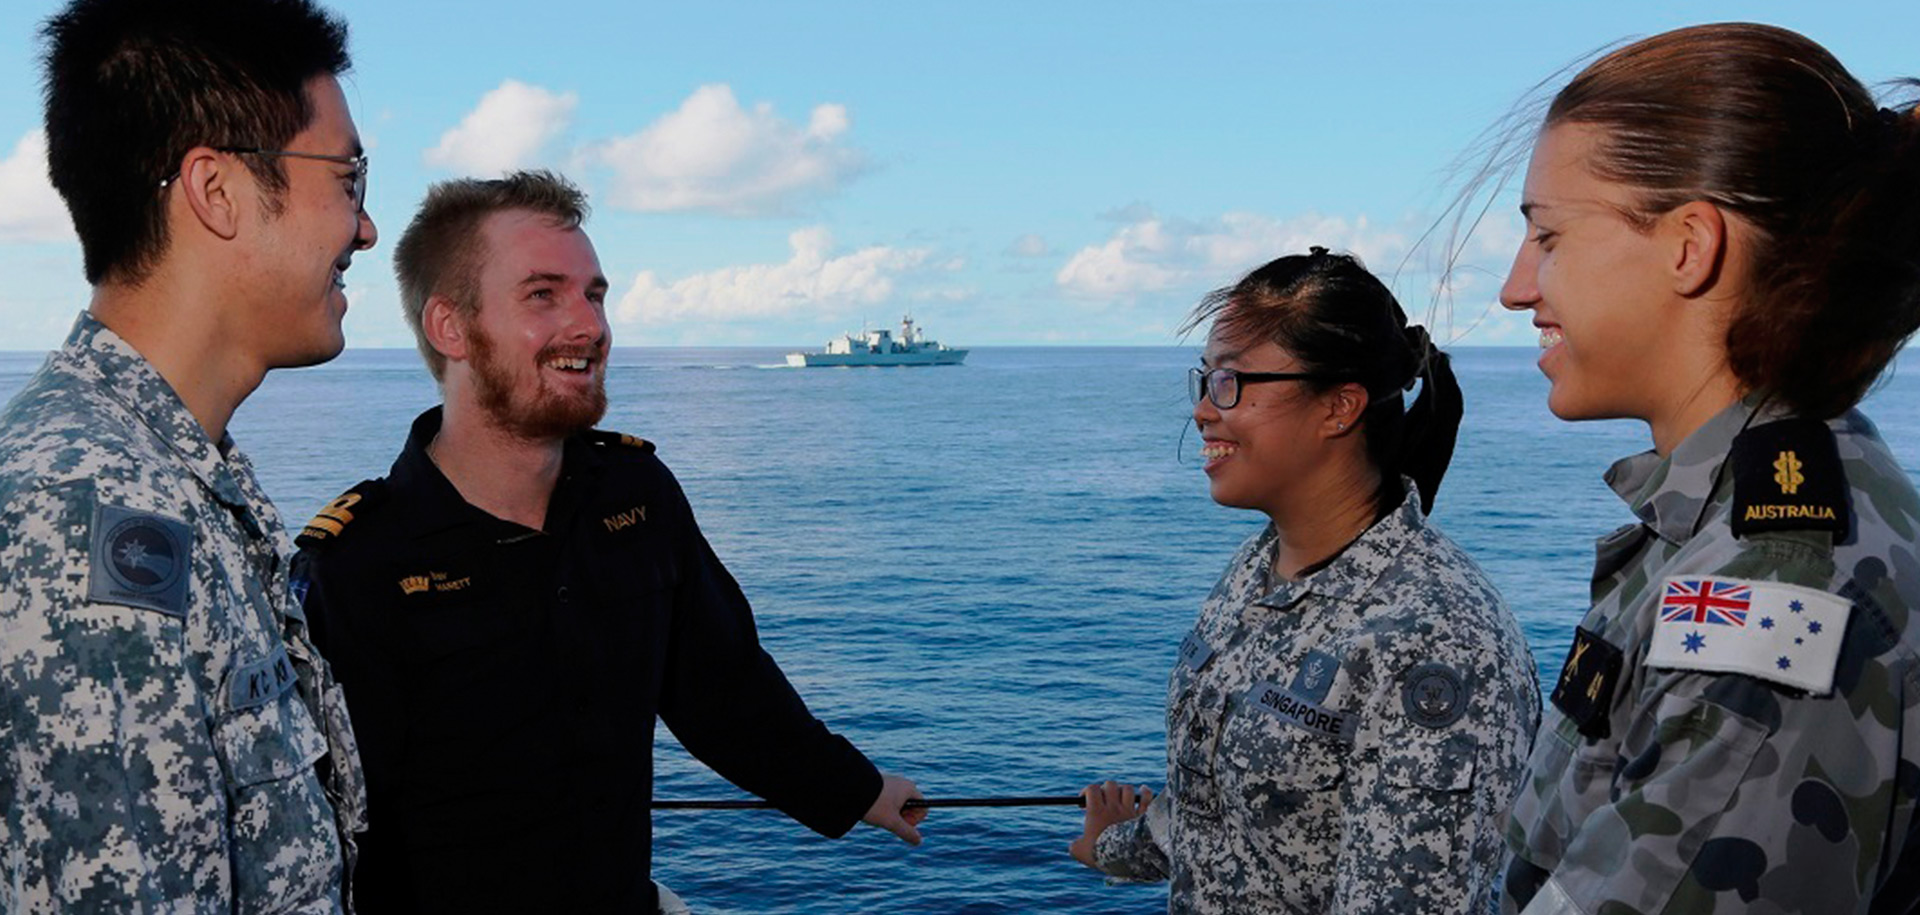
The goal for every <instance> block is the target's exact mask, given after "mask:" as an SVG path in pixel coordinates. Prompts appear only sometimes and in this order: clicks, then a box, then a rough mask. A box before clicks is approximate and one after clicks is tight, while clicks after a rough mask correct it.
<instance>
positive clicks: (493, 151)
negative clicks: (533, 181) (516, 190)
mask: <svg viewBox="0 0 1920 915" xmlns="http://www.w3.org/2000/svg"><path fill="white" fill-rule="evenodd" d="M579 103H580V97H579V96H577V95H575V94H574V93H571V92H568V93H566V94H564V95H561V94H556V93H553V92H549V91H547V90H546V89H543V88H541V87H539V86H529V85H527V84H526V83H523V82H519V81H517V80H511V79H510V80H507V81H505V82H503V83H501V84H500V88H498V89H495V90H493V91H492V92H489V93H487V94H486V95H483V96H481V97H480V104H479V105H477V106H475V107H474V109H473V110H472V111H470V112H468V113H467V116H466V117H464V118H462V119H461V120H460V126H458V127H455V128H453V129H452V130H449V131H447V132H446V133H444V134H442V135H441V136H440V144H439V145H438V146H435V147H434V148H432V149H430V150H427V154H426V162H427V164H428V165H432V166H437V167H440V168H445V169H449V170H452V171H457V172H464V173H468V174H476V175H497V174H500V173H502V172H508V171H512V170H514V169H516V168H525V167H527V166H529V165H533V164H536V163H537V162H538V161H539V158H540V154H541V151H542V150H544V149H545V148H546V147H547V145H548V144H549V143H551V142H553V140H554V138H556V137H558V136H559V135H560V134H562V133H564V132H565V131H566V129H567V127H568V126H569V125H570V124H571V123H572V122H573V110H574V108H576V107H578V105H579Z"/></svg>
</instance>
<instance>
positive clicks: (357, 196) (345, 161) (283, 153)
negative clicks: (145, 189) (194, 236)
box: [160, 146, 367, 210]
mask: <svg viewBox="0 0 1920 915" xmlns="http://www.w3.org/2000/svg"><path fill="white" fill-rule="evenodd" d="M213 149H214V151H215V152H223V153H234V154H236V155H243V156H279V157H281V158H285V159H314V160H317V161H320V162H332V163H335V164H337V165H351V166H353V206H354V209H358V210H364V209H366V208H367V155H366V153H361V154H360V155H357V156H331V155H327V154H326V153H309V152H294V151H292V150H287V149H261V148H259V147H257V146H215V147H214V148H213ZM178 180H180V173H179V172H174V173H173V174H171V175H168V176H167V177H165V178H162V179H160V187H161V188H162V189H164V188H166V186H167V185H169V184H172V183H174V182H175V181H178Z"/></svg>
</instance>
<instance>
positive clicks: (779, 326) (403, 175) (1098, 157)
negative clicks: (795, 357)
mask: <svg viewBox="0 0 1920 915" xmlns="http://www.w3.org/2000/svg"><path fill="white" fill-rule="evenodd" d="M57 6H58V4H57V3H55V2H51V0H8V2H7V3H6V4H5V5H4V7H3V8H0V80H4V81H5V82H6V83H7V84H10V85H14V86H16V87H19V88H18V89H16V90H15V91H11V92H9V93H7V94H6V95H5V96H4V97H3V98H0V270H4V271H5V273H6V275H7V276H8V278H9V282H7V283H6V284H4V285H0V349H9V350H20V349H29V350H30V349H45V348H49V347H52V346H54V345H56V344H57V343H58V342H59V340H60V339H61V337H62V336H63V335H64V333H65V331H66V329H67V327H68V326H69V324H70V323H71V321H72V316H73V314H74V313H75V312H76V311H77V310H79V309H80V308H82V307H84V305H85V302H86V296H87V289H86V287H85V284H84V281H83V279H82V276H81V272H80V255H79V246H78V244H77V243H76V242H75V241H74V240H73V238H72V232H71V229H70V228H69V226H68V224H67V222H66V218H65V212H64V210H63V209H62V208H61V207H60V206H59V202H58V198H57V197H56V196H54V195H53V194H52V192H51V190H50V189H49V188H47V187H46V179H45V177H44V146H43V141H42V140H41V139H40V138H39V134H38V130H39V124H40V111H39V98H38V92H37V86H38V83H39V74H38V70H37V67H36V64H35V60H36V57H37V54H38V39H37V35H36V31H37V27H38V24H39V22H40V21H41V20H42V19H44V18H45V17H46V16H47V15H48V14H49V13H50V12H52V11H53V10H54V9H55V8H56V7H57ZM328 6H329V7H330V8H331V9H333V10H335V11H336V12H338V13H340V14H342V15H343V16H344V17H345V18H346V19H347V20H348V22H349V24H350V26H351V28H352V35H353V45H352V50H353V54H354V58H355V69H354V72H353V74H352V75H351V76H350V77H349V78H348V80H347V82H346V88H347V96H348V100H349V102H350V103H351V104H352V106H353V111H354V116H355V118H356V120H357V121H358V123H359V126H360V129H361V132H362V134H363V135H364V136H365V137H366V139H367V140H368V145H369V147H370V151H371V155H372V157H373V166H372V185H371V191H370V195H369V200H368V209H369V211H370V212H371V213H372V215H373V217H374V219H375V221H376V222H377V223H378V225H379V227H380V230H381V234H382V237H381V241H380V244H379V246H378V247H376V248H375V249H374V250H373V251H371V252H367V253H363V254H362V255H360V257H359V258H358V259H357V260H356V263H355V266H354V269H353V270H352V271H351V272H350V273H349V275H348V286H349V289H348V291H349V296H350V299H351V301H352V308H351V310H350V312H349V314H348V317H347V332H348V340H349V344H350V345H352V346H357V347H379V346H408V345H411V338H410V337H409V335H408V333H407V331H406V329H405V327H404V325H403V324H402V323H401V321H400V318H399V306H398V300H397V297H396V294H395V291H394V284H393V280H392V276H391V270H390V266H389V265H390V260H389V258H390V256H391V250H392V248H391V246H392V243H393V241H394V240H395V239H397V238H398V236H399V233H400V230H401V229H402V228H403V227H404V225H405V222H406V220H407V218H408V217H409V216H410V215H411V212H412V208H413V207H414V205H415V204H417V203H418V201H419V200H420V197H421V195H422V194H423V193H424V191H425V189H426V187H427V185H428V184H429V183H431V182H433V181H435V180H440V179H444V178H448V177H454V176H457V175H468V174H482V175H485V174H495V173H498V172H499V171H500V170H502V169H505V168H510V167H519V166H545V167H553V168H557V169H560V170H562V171H564V172H566V173H567V174H569V175H571V176H573V177H575V178H576V179H577V180H579V181H580V182H581V183H582V184H583V185H584V186H585V187H586V188H587V190H588V191H589V193H590V194H591V195H592V198H593V200H594V202H595V208H596V209H595V214H594V217H593V219H592V221H591V222H590V223H589V224H588V230H589V232H590V233H591V234H592V236H593V238H594V241H595V244H596V246H597V248H598V250H599V253H600V259H601V263H602V265H603V266H604V267H605V268H606V270H607V272H608V276H609V278H610V279H611V280H612V282H613V291H612V294H611V296H612V297H611V299H610V303H611V310H612V312H613V314H612V318H613V321H614V326H615V340H616V343H617V344H619V345H627V346H635V345H733V344H739V345H781V346H784V345H796V346H798V345H808V346H818V345H819V344H820V343H821V342H823V341H824V340H825V339H826V338H827V337H828V336H830V335H833V334H836V333H838V332H840V331H842V330H845V329H849V328H855V327H858V326H860V325H861V324H862V322H863V321H864V322H870V323H872V324H874V325H875V326H885V325H888V324H891V323H892V322H894V321H896V320H897V319H898V318H899V317H900V314H901V313H902V312H906V311H911V312H912V313H913V314H914V315H915V317H916V318H917V319H919V321H920V323H921V324H922V326H923V327H925V328H926V329H927V330H928V331H929V332H930V333H931V335H932V336H934V337H937V338H938V339H940V340H942V341H943V342H947V343H949V344H953V345H1010V344H1080V343H1086V344H1166V343H1173V342H1176V338H1175V336H1174V333H1173V331H1174V328H1175V327H1176V326H1177V325H1178V324H1179V321H1180V319H1181V317H1182V316H1183V315H1184V314H1185V312H1186V311H1187V309H1188V308H1189V307H1191V305H1192V303H1193V302H1194V301H1195V299H1196V298H1197V297H1198V296H1199V295H1200V294H1202V293H1204V292H1205V291H1206V290H1207V289H1210V288H1213V287H1215V286H1219V285H1224V284H1227V283H1230V282H1232V281H1234V280H1235V279H1237V278H1238V277H1239V276H1240V275H1241V274H1242V273H1244V272H1246V271H1247V270H1249V269H1251V268H1253V267H1255V266H1258V265H1259V264H1260V263H1263V262H1265V261H1266V260H1268V259H1270V258H1272V257H1275V256H1278V255H1280V254H1284V253H1289V252H1294V251H1300V250H1303V249H1304V248H1305V247H1306V246H1308V245H1310V244H1325V245H1327V246H1328V247H1332V248H1335V249H1342V250H1352V251H1355V252H1357V253H1359V254H1361V255H1362V256H1363V257H1365V258H1366V259H1367V261H1368V262H1369V263H1370V264H1371V265H1372V266H1374V267H1375V268H1376V270H1378V271H1379V272H1381V273H1383V274H1386V273H1392V272H1394V271H1395V269H1396V268H1397V267H1398V266H1399V265H1400V264H1401V263H1402V262H1403V260H1405V259H1406V255H1407V252H1408V250H1409V248H1410V247H1411V246H1412V243H1413V242H1414V241H1415V240H1416V239H1417V238H1418V237H1419V236H1420V234H1421V232H1422V231H1423V230H1425V229H1426V228H1427V227H1428V226H1429V225H1431V224H1432V223H1433V221H1434V219H1435V217H1436V216H1437V214H1438V212H1439V209H1440V207H1441V206H1442V205H1444V204H1445V203H1446V202H1447V200H1448V199H1449V197H1450V188H1451V186H1450V184H1449V181H1448V178H1447V167H1448V166H1449V165H1450V164H1451V163H1452V162H1453V161H1454V160H1455V158H1456V157H1457V156H1458V155H1459V154H1460V153H1461V152H1462V151H1463V150H1464V149H1465V148H1466V147H1467V146H1468V145H1469V144H1470V143H1471V142H1472V140H1473V139H1474V137H1475V136H1476V135H1478V134H1479V133H1480V132H1481V131H1482V130H1483V129H1485V128H1486V127H1488V126H1489V125H1491V124H1493V123H1495V122H1496V121H1498V120H1499V119H1500V118H1501V117H1502V115H1503V114H1504V113H1506V112H1507V111H1508V110H1509V109H1510V108H1511V106H1512V105H1513V103H1514V102H1515V101H1516V100H1517V99H1518V98H1520V97H1521V96H1522V95H1523V94H1524V93H1525V92H1526V91H1527V90H1528V88H1529V87H1531V86H1533V85H1534V84H1536V83H1538V82H1539V81H1541V80H1543V79H1546V78H1548V77H1549V76H1550V75H1552V74H1553V73H1555V72H1556V71H1558V70H1560V68H1562V67H1563V66H1565V65H1566V64H1568V63H1569V62H1571V61H1573V60H1575V59H1576V58H1579V57H1581V56H1582V55H1584V54H1586V53H1588V52H1590V51H1592V50H1594V49H1595V48H1598V47H1600V46H1602V45H1606V44H1608V43H1610V42H1614V41H1616V40H1619V39H1623V38H1628V37H1633V36H1639V35H1646V34H1651V33H1654V32H1658V31H1662V30H1665V29H1668V28H1673V27H1676V26H1680V25H1686V24H1691V23H1695V22H1705V21H1715V20H1725V19H1749V20H1757V21H1762V22H1771V23H1775V24H1779V25H1784V26H1787V27H1789V28H1793V29H1796V30H1799V31H1801V32H1803V33H1805V34H1807V35H1808V36H1810V37H1812V38H1814V39H1815V40H1816V41H1819V42H1821V43H1822V44H1825V45H1826V46H1827V47H1828V48H1829V49H1830V50H1832V51H1833V52H1834V53H1835V54H1836V55H1837V56H1838V57H1839V58H1840V59H1841V61H1842V62H1844V63H1845V64H1846V65H1847V66H1848V67H1849V68H1851V69H1852V70H1853V72H1854V73H1855V75H1857V76H1859V77H1860V78H1862V79H1863V80H1866V81H1867V82H1869V83H1878V82H1880V81H1883V80H1887V79H1891V78H1895V77H1899V76H1906V75H1920V54H1917V53H1915V52H1914V50H1913V49H1914V47H1915V45H1914V36H1915V35H1916V34H1920V4H1916V3H1913V2H1911V0H1906V2H1899V3H1892V2H1889V3H1860V4H1851V5H1846V6H1840V7H1833V6H1825V5H1815V4H1809V3H1804V2H1801V3H1794V4H1785V3H1744V4H1733V3H1696V4H1687V5H1682V4H1673V3H1660V4H1654V3H1609V4H1586V5H1579V6H1574V5H1567V4H1540V3H1532V4H1524V5H1523V4H1517V3H1499V4H1490V3H1481V4H1474V5H1471V6H1470V7H1459V8H1456V6H1457V5H1444V4H1425V3H1422V4H1414V3H1404V4H1384V3H1375V4H1313V5H1300V4H1281V3H1258V4H1256V3H1182V4H1164V5H1161V4H1152V5H1150V4H1141V3H1128V2H1114V0H1107V2H1097V3H1094V2H1088V3H1078V2H1053V3H1044V2H1043V3H1034V2H1027V3H1018V4H1015V3H995V2H982V0H975V2H969V3H964V4H960V3H953V4H901V3H880V2H871V3H798V2H793V3H771V2H768V3H739V2H714V3H698V4H693V3H688V4H682V5H674V6H661V5H657V4H650V3H613V2H607V0H597V2H576V0H543V2H539V3H498V2H491V0H462V2H438V0H435V2H396V0H385V2H373V0H336V2H333V3H330V4H328ZM1510 211H1511V204H1502V205H1501V207H1500V212H1501V214H1502V215H1501V216H1500V218H1499V219H1496V220H1493V221H1492V222H1491V223H1490V224H1488V225H1487V226H1486V227H1485V228H1484V229H1483V231H1482V232H1481V233H1480V236H1479V237H1477V238H1476V239H1475V240H1474V241H1473V242H1472V243H1471V244H1469V245H1468V246H1467V248H1466V251H1465V253H1466V259H1467V261H1468V263H1469V264H1470V269H1468V270H1466V271H1464V272H1463V274H1462V280H1461V281H1460V283H1459V284H1458V286H1457V287H1456V290H1455V292H1456V294H1455V296H1454V300H1453V306H1452V309H1451V312H1450V314H1449V313H1446V312H1435V313H1434V314H1432V316H1431V317H1432V318H1433V319H1434V320H1436V321H1437V322H1438V323H1439V330H1440V333H1439V334H1438V336H1440V337H1441V339H1452V340H1455V341H1456V342H1460V343H1465V344H1498V343H1522V344H1531V343H1532V342H1533V333H1532V330H1531V328H1530V327H1528V326H1527V324H1526V321H1525V319H1524V318H1521V317H1515V316H1509V315H1505V314H1503V313H1500V312H1499V310H1498V309H1497V308H1495V309H1492V310H1491V312H1490V311H1489V309H1488V305H1489V304H1490V303H1491V302H1492V297H1493V293H1494V290H1495V288H1496V287H1497V285H1498V278H1499V276H1500V275H1502V274H1503V273H1504V269H1505V264H1506V261H1507V258H1508V256H1509V254H1510V252H1511V249H1512V245H1514V244H1515V243H1517V241H1518V238H1519V231H1520V230H1519V226H1518V220H1517V217H1513V216H1511V215H1510ZM1425 262H1426V261H1425V260H1424V258H1423V257H1415V258H1414V259H1413V260H1412V261H1411V262H1410V265H1409V266H1408V267H1407V268H1406V269H1404V270H1401V271H1400V272H1399V274H1398V276H1397V277H1396V278H1395V281H1394V284H1395V288H1396V290H1397V291H1398V292H1399V293H1400V295H1401V298H1402V301H1403V302H1404V303H1405V304H1406V305H1407V306H1408V309H1409V311H1410V312H1413V313H1414V314H1415V315H1416V316H1419V315H1425V314H1428V312H1429V310H1430V306H1429V302H1430V301H1431V300H1432V294H1431V290H1432V284H1433V276H1432V274H1431V273H1430V272H1428V271H1426V270H1425V269H1424V267H1423V265H1424V263H1425ZM1469 328H1471V330H1470V331H1469Z"/></svg>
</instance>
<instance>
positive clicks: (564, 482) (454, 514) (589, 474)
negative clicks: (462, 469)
mask: <svg viewBox="0 0 1920 915" xmlns="http://www.w3.org/2000/svg"><path fill="white" fill-rule="evenodd" d="M440 418H441V408H439V407H434V408H432V409H430V410H428V411H426V412H425V413H422V414H420V415H419V416H418V417H416V418H415V419H414V421H413V427H412V429H411V430H410V431H409V432H408V433H407V444H406V447H404V448H402V449H401V450H400V456H399V457H398V458H396V459H395V460H394V462H393V469H392V470H391V471H389V472H388V480H389V482H390V483H391V484H392V486H393V491H394V492H395V493H396V494H397V495H401V496H402V497H403V498H405V499H406V500H407V501H408V502H410V503H411V504H410V505H409V506H408V507H407V509H406V511H405V512H403V513H402V517H403V518H404V521H403V522H402V523H403V524H404V525H405V526H406V528H407V532H408V533H409V534H410V535H411V536H414V537H424V536H427V535H429V534H434V533H438V532H440V531H444V530H447V529H450V528H455V527H464V526H467V525H479V526H481V527H482V529H484V530H489V531H491V532H492V534H493V536H494V537H496V538H497V539H500V540H502V541H506V540H515V539H519V538H522V537H526V536H528V535H529V534H530V533H540V532H538V531H529V529H528V528H525V527H522V526H521V525H518V524H515V523H513V522H511V521H504V520H502V519H500V518H496V517H494V516H493V515H492V514H489V513H488V512H486V511H485V510H483V509H480V508H478V507H476V506H474V505H473V504H472V503H469V502H468V501H467V500H466V499H465V498H463V497H462V496H461V495H460V490H459V489H457V488H455V487H454V485H453V481H451V480H449V479H447V476H446V474H444V473H441V472H440V466H439V465H438V464H435V463H434V462H433V458H432V457H431V456H429V455H428V454H427V446H428V445H430V444H432V443H433V437H434V436H435V435H438V434H439V433H440ZM605 460H606V458H605V456H604V455H602V454H601V453H600V452H599V449H596V448H595V447H593V445H592V444H591V443H590V442H588V441H587V440H586V438H585V437H584V436H581V435H572V436H568V438H567V440H566V444H565V445H564V450H563V451H562V453H561V457H560V479H559V481H558V482H557V483H555V484H554V488H553V496H552V497H551V500H550V501H549V504H548V506H547V527H548V529H549V530H559V529H560V528H561V527H563V526H564V525H565V524H566V523H567V521H568V520H569V519H571V518H572V517H573V515H574V514H575V513H577V512H578V510H579V508H580V505H581V504H582V503H583V502H584V501H585V500H586V498H587V497H588V495H589V494H590V493H591V492H592V491H593V486H592V485H591V481H592V480H594V479H596V478H598V477H599V475H600V472H601V469H602V466H603V464H604V462H605Z"/></svg>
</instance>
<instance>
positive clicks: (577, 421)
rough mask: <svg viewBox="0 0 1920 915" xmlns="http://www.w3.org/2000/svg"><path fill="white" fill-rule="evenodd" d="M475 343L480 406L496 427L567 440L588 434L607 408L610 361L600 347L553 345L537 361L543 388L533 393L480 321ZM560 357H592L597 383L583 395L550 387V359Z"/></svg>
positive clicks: (473, 332)
mask: <svg viewBox="0 0 1920 915" xmlns="http://www.w3.org/2000/svg"><path fill="white" fill-rule="evenodd" d="M467 335H468V339H469V341H470V342H471V344H472V347H473V349H472V353H473V377H474V389H475V392H476V393H477V394H478V395H479V398H480V409H481V411H482V412H483V413H485V414H486V416H487V418H488V419H489V420H490V421H491V422H492V423H493V425H495V426H497V427H499V428H500V429H502V430H504V431H506V432H507V433H509V434H511V435H514V436H516V437H519V438H524V439H535V440H539V439H558V438H566V437H567V436H570V435H573V434H575V433H578V432H584V431H586V430H587V429H590V428H592V427H593V424H594V423H597V422H599V421H600V417H602V416H605V415H606V412H607V361H606V358H605V355H606V354H605V353H604V352H602V351H601V350H600V349H599V348H598V347H589V348H588V349H587V350H586V351H580V350H579V348H578V347H560V346H549V347H547V348H545V349H542V350H541V351H540V353H539V355H538V356H536V357H535V358H534V360H533V366H532V368H533V371H534V379H535V381H536V382H537V383H538V385H539V387H538V388H536V389H535V390H533V391H531V392H529V391H525V390H522V388H524V385H516V384H515V378H514V371H513V367H512V366H508V365H505V364H503V361H502V360H501V359H500V357H499V354H498V352H497V351H496V350H495V349H494V345H493V338H491V337H489V336H487V333H486V331H484V330H482V329H481V328H480V326H479V322H478V321H475V322H473V323H472V324H471V325H469V327H468V330H467ZM557 356H588V357H591V358H592V364H593V367H592V369H590V371H591V372H592V373H593V386H592V387H591V388H589V389H588V390H586V391H584V392H580V393H571V392H561V391H556V390H554V389H552V388H550V387H548V386H547V383H546V379H545V378H544V377H543V376H542V375H541V374H540V372H541V367H542V366H544V365H545V364H546V362H547V360H548V359H551V358H554V357H557Z"/></svg>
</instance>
